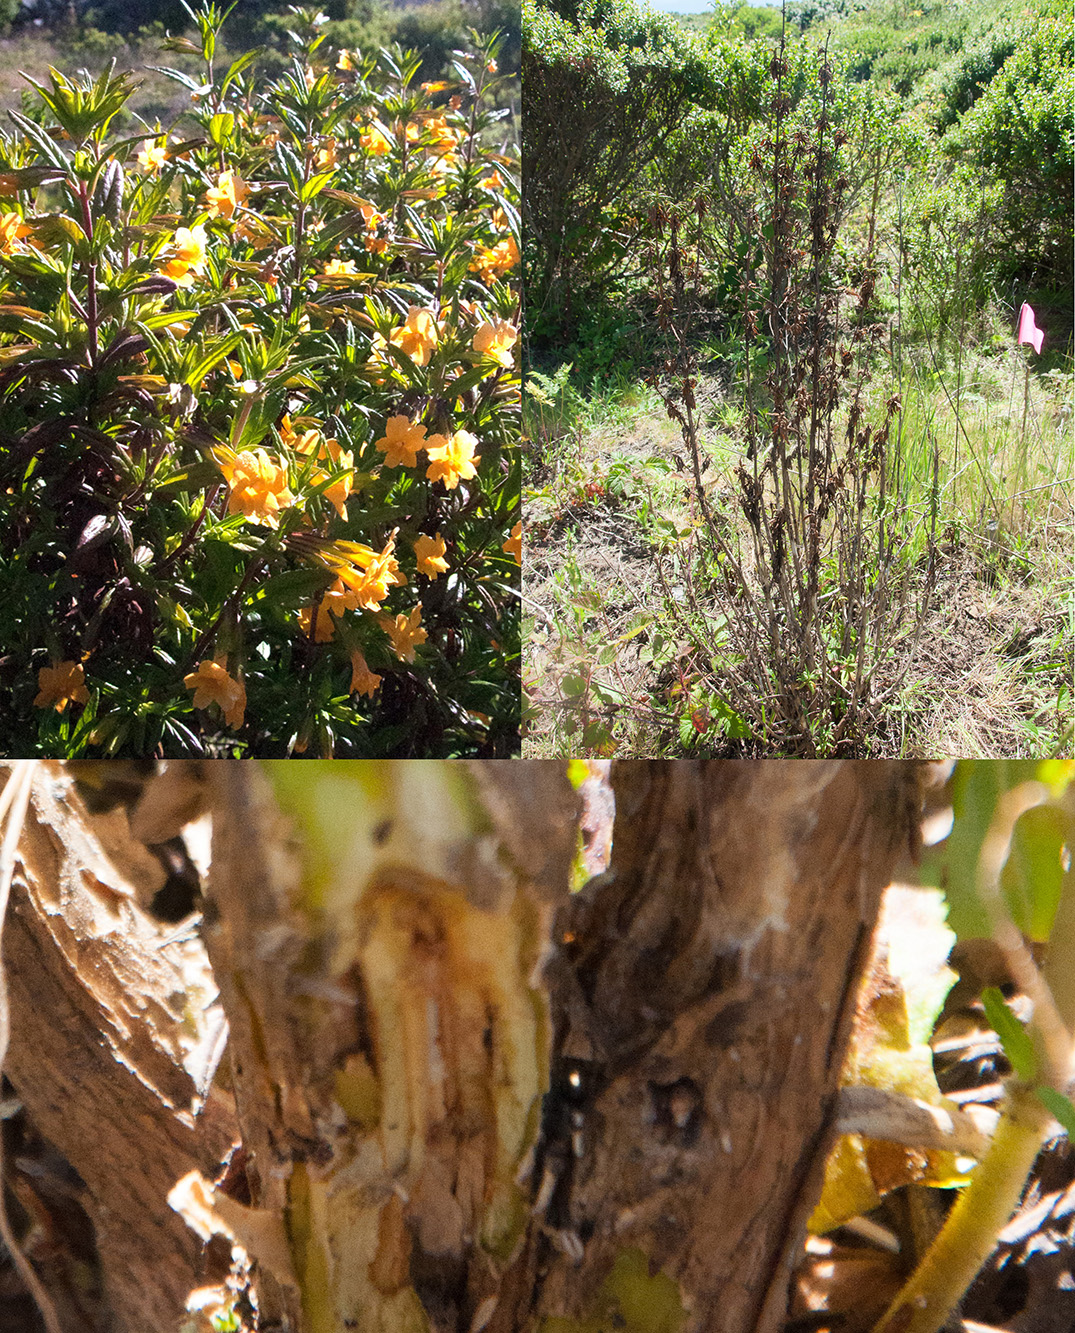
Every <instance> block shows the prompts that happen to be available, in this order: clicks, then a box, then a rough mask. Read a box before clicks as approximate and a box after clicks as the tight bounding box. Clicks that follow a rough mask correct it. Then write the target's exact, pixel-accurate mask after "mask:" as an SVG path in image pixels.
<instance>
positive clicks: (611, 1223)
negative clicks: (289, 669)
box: [4, 761, 920, 1333]
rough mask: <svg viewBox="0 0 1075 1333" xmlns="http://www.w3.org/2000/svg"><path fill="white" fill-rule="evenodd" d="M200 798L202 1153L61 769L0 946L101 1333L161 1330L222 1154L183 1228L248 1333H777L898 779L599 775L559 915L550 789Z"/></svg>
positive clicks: (128, 931) (694, 767) (903, 840)
mask: <svg viewBox="0 0 1075 1333" xmlns="http://www.w3.org/2000/svg"><path fill="white" fill-rule="evenodd" d="M171 767H172V768H175V769H176V777H177V780H179V779H183V780H185V779H186V778H189V777H191V774H192V772H193V770H191V771H190V772H187V773H186V774H185V775H184V773H183V771H182V770H180V769H178V768H177V766H175V765H173V766H171ZM198 772H199V775H200V777H201V778H204V780H205V781H206V782H207V784H208V791H209V803H210V807H211V809H212V811H213V817H214V845H213V863H212V870H211V886H210V888H211V892H210V895H209V898H208V900H207V902H206V906H205V912H204V918H205V919H204V932H203V933H204V936H205V941H206V947H207V949H208V955H209V958H210V959H211V962H212V966H213V972H214V979H215V984H216V985H217V986H218V987H219V990H220V999H221V1003H222V1005H223V1007H224V1010H225V1012H226V1013H227V1016H228V1020H229V1024H230V1029H231V1039H230V1046H229V1058H230V1068H231V1073H232V1082H233V1086H234V1093H235V1108H234V1118H233V1111H232V1109H231V1106H230V1103H229V1102H228V1101H227V1100H226V1099H224V1098H223V1097H222V1095H221V1094H219V1093H218V1092H216V1093H209V1094H207V1095H208V1097H209V1100H208V1102H207V1104H206V1107H205V1109H204V1110H202V1111H201V1113H200V1115H198V1116H197V1118H195V1114H194V1110H195V1107H196V1104H197V1100H198V1097H199V1095H201V1094H205V1093H206V1090H205V1089H204V1088H199V1086H198V1082H197V1078H196V1076H194V1075H192V1073H191V1069H192V1068H193V1067H195V1066H196V1062H193V1061H192V1056H191V1050H190V1042H191V1038H190V1037H189V1036H184V1027H183V1024H184V1021H185V1020H186V1019H187V1018H189V1015H185V1014H184V1012H183V1009H184V1000H183V997H184V994H185V992H186V989H187V987H188V984H189V974H188V973H186V972H185V971H184V967H183V965H181V960H180V958H179V956H178V955H176V954H175V953H174V952H173V951H172V949H171V946H170V947H169V949H166V950H165V949H161V948H160V947H159V945H160V931H159V930H158V927H157V926H156V924H155V923H154V922H152V921H151V920H150V919H149V918H148V917H147V916H146V914H145V913H144V912H143V911H142V910H141V909H140V907H139V905H138V899H139V892H140V891H139V889H138V886H137V882H136V881H137V880H138V878H139V875H140V874H141V873H142V872H141V871H139V869H138V865H137V861H138V857H137V844H132V845H131V846H129V847H128V854H129V855H130V856H132V857H133V858H134V860H133V861H132V862H131V863H130V864H129V865H127V867H126V869H125V871H124V872H123V873H120V872H119V871H118V870H117V869H116V866H115V864H114V862H113V861H111V860H110V859H109V857H108V856H106V855H105V854H104V852H103V850H102V848H101V846H100V842H99V840H98V839H97V838H96V836H95V834H94V831H93V830H94V822H93V820H91V819H89V818H88V817H87V816H86V814H85V812H84V811H82V810H81V809H80V807H79V804H78V802H77V800H76V799H75V798H74V797H73V796H72V792H71V784H70V781H69V779H68V778H67V775H66V774H65V773H64V772H63V770H62V769H61V768H60V767H59V766H57V765H48V766H45V767H44V768H43V773H44V776H43V778H42V780H41V781H40V782H39V783H38V785H37V788H36V790H35V796H34V807H33V817H32V819H31V821H30V825H29V827H28V829H27V832H26V835H25V836H24V839H23V845H22V853H21V864H22V867H23V869H22V871H21V872H20V877H19V878H18V879H17V882H16V886H15V890H14V893H13V898H12V909H11V915H10V918H9V920H8V922H7V925H6V928H5V935H4V954H5V959H6V966H7V971H8V977H9V985H10V988H11V998H12V1010H13V1022H12V1029H13V1040H12V1048H11V1055H10V1058H9V1071H8V1072H9V1073H10V1075H11V1077H12V1079H13V1080H14V1082H15V1083H16V1086H17V1087H18V1088H19V1091H20V1094H21V1095H22V1096H23V1098H24V1099H25V1100H26V1102H27V1105H28V1107H29V1109H30V1111H31V1113H32V1115H33V1118H34V1119H35V1121H36V1122H37V1123H38V1124H39V1125H40V1127H41V1129H42V1130H43V1132H44V1133H46V1134H47V1135H48V1136H49V1137H50V1138H52V1139H53V1140H54V1141H55V1142H56V1144H57V1146H58V1147H59V1148H60V1149H61V1150H62V1151H63V1152H64V1153H65V1154H66V1155H67V1156H68V1158H69V1160H70V1161H71V1162H72V1164H73V1165H74V1166H75V1167H76V1168H77V1169H78V1170H79V1172H80V1173H81V1174H82V1176H83V1178H84V1180H85V1181H86V1184H87V1190H88V1194H89V1199H90V1211H91V1213H92V1215H93V1217H94V1220H95V1223H96V1226H97V1230H98V1236H99V1239H100V1242H101V1248H102V1258H103V1260H104V1263H105V1268H106V1276H107V1281H108V1284H109V1289H110V1292H111V1294H112V1301H113V1307H114V1309H115V1311H116V1314H117V1326H118V1328H119V1329H120V1330H122V1333H146V1330H150V1329H154V1330H155V1329H160V1330H161V1333H167V1331H168V1330H169V1329H170V1328H172V1327H174V1326H175V1318H174V1317H173V1316H178V1313H179V1311H180V1309H181V1307H182V1301H183V1298H184V1297H185V1295H186V1292H187V1290H188V1288H189V1287H190V1285H191V1279H192V1274H193V1273H194V1272H195V1270H196V1263H197V1251H198V1242H197V1240H196V1238H195V1237H194V1235H193V1234H192V1233H188V1232H187V1231H186V1229H185V1228H184V1225H183V1223H182V1221H181V1220H180V1218H179V1217H178V1215H177V1214H174V1213H173V1212H172V1211H171V1210H170V1209H168V1207H167V1205H166V1203H165V1196H166V1195H167V1193H168V1191H169V1189H170V1188H171V1186H172V1185H173V1184H174V1183H175V1181H176V1180H177V1179H178V1178H179V1177H181V1176H183V1175H185V1174H186V1173H187V1172H188V1171H191V1170H200V1171H202V1172H204V1173H205V1174H207V1175H212V1174H213V1173H214V1168H215V1167H216V1164H217V1162H218V1161H219V1159H220V1157H221V1156H222V1154H223V1152H224V1151H225V1150H226V1148H227V1147H228V1146H229V1144H230V1142H231V1140H232V1134H233V1132H234V1130H235V1127H236V1124H238V1126H239V1127H240V1128H241V1133H242V1138H243V1144H244V1148H245V1157H244V1160H245V1162H246V1168H245V1169H246V1174H247V1178H248V1181H249V1184H250V1189H251V1195H252V1205H253V1206H252V1207H249V1208H248V1207H245V1206H244V1205H242V1204H240V1203H239V1202H237V1197H238V1196H236V1197H235V1198H223V1199H222V1198H220V1197H218V1198H217V1200H216V1204H215V1205H212V1206H218V1208H219V1211H220V1214H221V1217H223V1218H224V1220H225V1221H226V1223H227V1225H228V1227H229V1228H230V1229H231V1231H233V1232H234V1234H236V1235H237V1236H238V1238H239V1239H240V1240H241V1241H242V1243H243V1245H244V1246H245V1247H246V1248H247V1250H248V1251H249V1252H250V1253H251V1255H252V1256H253V1257H254V1259H255V1260H257V1261H258V1263H259V1267H260V1272H259V1277H258V1284H259V1285H258V1291H259V1300H260V1309H261V1314H262V1321H263V1322H262V1327H263V1328H264V1329H268V1328H276V1329H279V1330H283V1329H287V1330H289V1331H290V1333H300V1331H301V1333H342V1331H343V1330H344V1329H347V1330H353V1331H354V1333H594V1330H596V1329H598V1328H604V1327H606V1326H608V1327H617V1328H622V1329H623V1330H624V1333H640V1331H641V1330H651V1329H652V1330H655V1329H661V1330H662V1333H664V1330H668V1333H775V1330H776V1329H778V1327H779V1326H780V1324H781V1321H782V1320H783V1318H784V1317H785V1314H786V1309H787V1289H788V1281H789V1275H790V1271H791V1267H792V1264H793V1263H794V1262H795V1259H796V1258H797V1256H798V1254H799V1252H800V1247H801V1241H802V1235H803V1231H804V1228H805V1222H806V1219H807V1217H808V1215H809V1213H810V1211H811V1209H812V1207H813V1205H814V1203H815V1202H816V1197H817V1193H818V1190H819V1188H820V1180H821V1174H822V1171H823V1167H824V1160H825V1151H826V1147H827V1145H828V1143H829V1141H830V1137H831V1136H832V1135H833V1134H834V1132H835V1116H836V1111H837V1091H838V1080H839V1075H840V1071H841V1068H842V1064H843V1060H844V1054H845V1050H846V1046H847V1040H848V1035H849V1029H850V1024H851V1019H852V1015H853V1010H854V1002H855V995H856V989H857V986H858V983H859V980H860V977H861V974H862V971H863V969H864V967H865V964H866V961H867V958H868V955H869V944H870V937H871V934H872V931H873V927H874V923H875V919H876V916H877V912H878V906H879V902H880V897H881V892H882V890H883V888H884V887H885V885H886V883H887V882H888V881H889V879H890V878H891V871H892V867H893V866H894V864H895V863H896V862H897V861H898V859H899V858H900V856H901V854H903V853H904V852H906V850H907V848H908V844H909V843H910V844H912V845H913V842H914V838H915V827H916V818H917V813H918V810H919V807H920V798H919V792H918V780H919V768H918V766H917V765H914V764H901V763H887V762H871V763H863V762H835V761H834V762H817V763H809V762H778V761H768V762H761V763H732V762H705V761H679V762H672V763H655V762H642V761H639V762H623V763H617V764H614V765H613V769H612V780H613V786H614V790H615V801H616V810H615V823H614V829H613V846H612V858H611V863H610V866H609V870H608V871H607V872H606V873H603V874H600V875H598V876H597V877H596V878H594V879H593V880H591V881H590V883H589V884H588V885H587V886H586V887H585V888H584V889H583V890H582V891H581V892H580V893H578V894H576V895H574V896H572V895H570V894H569V892H568V884H569V882H570V871H571V865H572V860H573V857H574V855H575V853H576V851H577V843H576V839H577V819H578V804H579V803H578V801H577V799H576V797H575V795H574V793H572V791H571V789H570V787H569V784H568V783H567V780H566V776H565V771H564V766H563V765H562V764H560V763H554V762H550V763H519V762H505V763H503V764H497V763H486V764H458V765H452V764H441V763H439V762H428V763H427V762H412V763H395V764H392V763H379V762H378V763H373V762H371V763H369V764H349V763H345V762H342V761H341V762H336V763H325V764H321V763H316V762H311V763H282V764H278V765H274V764H271V763H252V762H251V763H245V764H236V763H231V762H226V761H220V762H216V763H212V764H204V765H200V766H199V769H198ZM198 799H199V800H200V797H199V798H198ZM166 804H167V803H166ZM185 808H187V807H186V806H184V809H185ZM157 822H158V823H159V821H157ZM599 822H600V821H599ZM154 826H155V827H156V825H154ZM602 827H604V825H602ZM161 828H167V829H171V824H170V823H169V821H168V820H167V819H166V820H165V821H164V823H163V824H162V825H161ZM119 841H120V843H124V839H123V838H120V839H119ZM591 841H592V839H591ZM591 853H592V855H593V856H594V857H595V862H596V863H600V862H601V861H603V858H604V852H603V850H602V849H600V848H590V849H589V852H588V853H587V854H591ZM143 869H144V867H143ZM546 1092H548V1095H547V1096H546V1095H544V1094H546ZM539 1117H540V1121H541V1124H540V1130H539ZM639 1302H644V1303H645V1305H646V1312H645V1313H643V1312H642V1310H641V1307H640V1305H639ZM655 1310H656V1311H658V1313H659V1314H660V1318H662V1319H664V1322H663V1323H661V1322H658V1321H657V1317H656V1316H655V1315H654V1311H655Z"/></svg>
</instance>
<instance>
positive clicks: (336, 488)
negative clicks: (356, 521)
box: [313, 440, 355, 523]
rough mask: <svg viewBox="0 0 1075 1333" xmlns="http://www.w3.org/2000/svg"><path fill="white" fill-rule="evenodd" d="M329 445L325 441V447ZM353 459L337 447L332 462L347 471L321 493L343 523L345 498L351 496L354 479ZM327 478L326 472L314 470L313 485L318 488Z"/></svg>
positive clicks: (345, 507) (345, 509)
mask: <svg viewBox="0 0 1075 1333" xmlns="http://www.w3.org/2000/svg"><path fill="white" fill-rule="evenodd" d="M329 443H330V441H328V440H326V441H325V444H326V446H327V445H328V444H329ZM331 443H332V444H335V443H336V441H335V440H332V441H331ZM353 458H354V455H353V454H351V453H344V452H343V451H342V450H341V449H339V448H338V447H337V451H336V457H335V459H334V460H333V461H334V463H335V464H336V466H337V467H341V468H346V469H347V471H346V472H345V473H344V474H343V476H342V477H337V478H336V480H335V481H334V482H333V483H332V485H331V486H326V487H325V489H324V490H323V491H322V492H321V494H322V495H323V496H324V497H325V499H326V500H330V501H331V502H332V504H333V505H334V506H335V508H336V512H337V514H339V516H340V518H342V519H343V521H344V522H345V523H346V522H347V497H348V496H349V495H350V494H351V491H352V489H353V485H354V479H355V474H354V469H353V468H352V466H351V463H352V461H353ZM327 476H328V473H327V472H322V471H321V470H320V469H316V470H315V471H314V476H313V481H314V485H315V486H319V485H320V484H321V483H322V482H323V481H324V480H325V479H326V478H327Z"/></svg>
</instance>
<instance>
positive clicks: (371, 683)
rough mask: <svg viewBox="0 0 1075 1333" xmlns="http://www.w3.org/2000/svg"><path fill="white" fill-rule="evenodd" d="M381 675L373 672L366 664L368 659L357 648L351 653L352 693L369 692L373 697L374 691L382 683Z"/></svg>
mask: <svg viewBox="0 0 1075 1333" xmlns="http://www.w3.org/2000/svg"><path fill="white" fill-rule="evenodd" d="M381 680H382V677H381V676H378V675H376V674H375V673H374V672H372V671H371V670H370V669H369V667H368V666H367V664H366V659H365V658H364V657H363V656H362V654H361V652H359V650H358V649H357V648H356V649H355V650H354V652H353V653H352V654H351V691H350V692H351V693H352V694H368V695H369V696H370V697H371V698H372V697H373V692H374V691H375V690H376V689H377V687H378V685H380V683H381Z"/></svg>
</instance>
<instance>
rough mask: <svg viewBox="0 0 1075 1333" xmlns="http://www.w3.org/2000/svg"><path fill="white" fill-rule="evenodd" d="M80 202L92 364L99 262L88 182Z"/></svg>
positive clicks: (80, 189) (81, 188) (93, 360)
mask: <svg viewBox="0 0 1075 1333" xmlns="http://www.w3.org/2000/svg"><path fill="white" fill-rule="evenodd" d="M78 202H79V204H80V205H81V208H82V230H83V231H84V232H85V234H86V246H87V250H88V252H89V258H88V259H87V261H86V333H87V336H88V338H89V353H90V365H91V366H96V364H97V264H96V261H95V260H94V259H93V257H92V252H93V214H92V213H91V212H90V195H89V191H88V190H87V189H86V182H85V181H81V180H80V181H79V183H78Z"/></svg>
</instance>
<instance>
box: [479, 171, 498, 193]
mask: <svg viewBox="0 0 1075 1333" xmlns="http://www.w3.org/2000/svg"><path fill="white" fill-rule="evenodd" d="M503 188H504V178H503V177H502V176H501V174H500V172H499V171H495V170H494V171H491V172H490V173H489V175H488V176H486V177H485V179H484V180H480V181H479V182H478V189H479V190H502V189H503Z"/></svg>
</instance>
